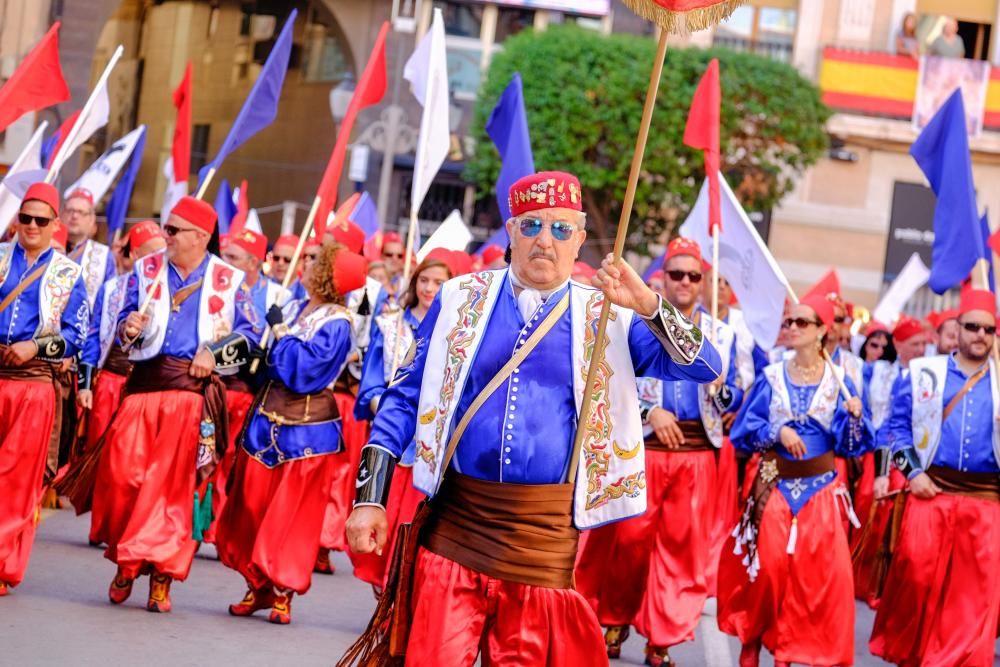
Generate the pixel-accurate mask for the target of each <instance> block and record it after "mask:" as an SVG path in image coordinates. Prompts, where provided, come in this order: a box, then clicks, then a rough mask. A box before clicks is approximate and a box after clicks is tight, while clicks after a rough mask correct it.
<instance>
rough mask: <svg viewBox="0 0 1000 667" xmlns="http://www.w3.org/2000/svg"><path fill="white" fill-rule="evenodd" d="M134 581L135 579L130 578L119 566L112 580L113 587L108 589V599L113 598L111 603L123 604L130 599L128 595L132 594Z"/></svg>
mask: <svg viewBox="0 0 1000 667" xmlns="http://www.w3.org/2000/svg"><path fill="white" fill-rule="evenodd" d="M134 582H135V579H129V578H128V577H126V576H125V575H123V574H122V569H121V568H118V572H116V573H115V578H114V579H112V580H111V587H110V588H109V589H108V599H109V600H111V604H121V603H122V602H125V600H128V596H130V595H132V584H133V583H134Z"/></svg>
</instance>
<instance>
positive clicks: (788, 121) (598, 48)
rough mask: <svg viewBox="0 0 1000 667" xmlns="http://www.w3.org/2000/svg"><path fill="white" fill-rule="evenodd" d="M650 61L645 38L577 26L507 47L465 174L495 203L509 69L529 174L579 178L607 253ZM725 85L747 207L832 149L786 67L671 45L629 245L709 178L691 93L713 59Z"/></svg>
mask: <svg viewBox="0 0 1000 667" xmlns="http://www.w3.org/2000/svg"><path fill="white" fill-rule="evenodd" d="M655 55H656V44H655V42H654V41H653V40H652V39H651V38H647V37H638V36H633V35H611V36H604V35H600V34H598V33H595V32H593V31H589V30H585V29H582V28H578V27H576V26H554V27H551V28H549V29H548V30H546V31H545V32H541V33H535V32H533V31H525V32H522V33H521V34H519V35H517V36H515V37H513V38H511V39H509V40H507V41H506V42H505V43H504V50H503V52H502V53H498V54H497V55H496V56H495V57H494V58H493V61H492V64H491V65H490V69H489V73H488V76H487V78H486V81H485V82H484V85H483V86H482V88H481V90H480V93H479V97H478V99H477V101H476V108H475V117H474V119H473V124H472V127H473V128H474V130H473V132H474V136H475V139H476V146H477V149H476V154H475V155H474V156H473V157H472V158H470V159H469V161H468V162H467V163H466V177H467V178H468V180H469V181H471V182H473V183H477V184H478V185H479V189H480V194H481V195H484V196H485V195H492V193H493V185H494V183H495V182H496V178H497V174H498V172H499V169H500V160H499V155H498V154H497V151H496V148H495V147H494V146H493V144H492V142H491V141H490V139H489V137H488V136H487V134H486V131H485V125H486V121H487V119H488V118H489V114H490V111H491V110H492V109H493V107H494V106H495V105H496V101H497V99H498V98H499V96H500V94H501V93H502V92H503V89H504V88H505V87H506V86H507V84H508V83H509V82H510V78H511V76H512V75H513V74H514V72H516V71H519V72H520V73H521V78H522V79H523V83H524V96H525V108H526V110H527V114H528V127H529V130H530V132H531V140H532V148H533V152H534V157H535V168H536V169H537V170H539V171H541V170H547V169H559V170H564V171H570V172H572V173H574V174H576V175H577V176H578V177H579V178H580V181H581V184H582V186H583V191H584V206H585V210H586V211H587V214H588V218H589V221H588V227H589V231H590V235H591V238H592V239H593V238H597V239H603V240H604V241H605V242H604V244H603V246H602V247H601V248H600V249H601V251H606V250H609V249H610V246H611V244H612V242H613V237H614V234H615V230H616V228H617V222H618V217H619V215H620V213H621V202H622V199H624V196H625V187H626V183H627V179H628V171H629V166H630V163H631V160H632V153H633V149H634V146H635V138H636V135H637V134H638V128H639V119H640V116H641V114H642V105H643V100H644V97H645V93H646V86H647V84H648V82H649V73H650V68H651V67H652V63H653V58H654V57H655ZM713 57H717V58H718V59H719V65H720V79H721V85H722V128H721V136H722V165H723V166H722V169H723V172H724V173H725V175H726V178H727V180H728V182H729V183H730V185H731V186H732V187H733V189H734V191H735V192H736V194H737V196H738V197H739V198H740V199H741V201H742V203H743V205H744V207H746V208H747V209H748V210H767V209H769V208H772V207H773V206H775V205H776V204H777V203H778V202H779V201H780V200H781V198H782V197H783V196H784V195H786V194H787V193H788V192H790V191H791V189H792V188H793V187H794V185H795V181H796V177H797V176H798V175H799V174H800V173H801V172H802V171H803V170H804V169H805V168H806V167H808V166H809V165H811V164H813V163H814V162H815V161H816V160H817V158H818V157H819V156H820V155H821V154H822V152H823V151H824V150H826V148H827V136H826V133H825V132H824V129H823V126H824V123H825V122H826V120H827V118H828V117H829V114H830V112H829V110H828V109H827V108H826V107H825V106H824V105H823V103H822V102H821V101H820V95H819V91H818V90H817V89H816V87H815V86H814V85H813V84H812V83H810V82H809V81H807V80H806V79H804V78H803V77H802V76H801V75H799V73H798V72H797V71H796V70H795V69H794V68H793V67H791V66H789V65H786V64H784V63H779V62H776V61H773V60H770V59H768V58H764V57H760V56H756V55H752V54H746V53H737V52H734V51H730V50H727V49H709V50H702V49H695V48H691V49H670V50H668V52H667V58H666V61H665V64H664V68H663V76H662V79H661V81H660V91H659V96H658V98H657V102H656V111H655V113H654V115H653V122H652V126H651V129H650V134H649V141H648V143H647V145H646V152H645V157H644V159H643V169H642V175H641V177H640V181H639V185H638V189H637V191H636V198H635V206H634V209H633V221H632V229H633V232H632V234H631V236H630V239H629V246H630V247H631V248H632V249H633V250H637V251H639V252H643V251H645V248H646V244H647V242H649V241H653V240H655V239H657V238H659V237H660V236H661V235H662V233H663V232H664V231H671V230H672V229H673V227H674V226H675V225H676V224H679V222H680V221H682V220H683V217H684V216H685V215H686V214H687V212H688V211H689V210H690V208H691V206H692V205H693V204H694V201H695V199H696V198H697V195H698V191H699V189H700V187H701V182H702V180H703V179H704V165H703V160H702V154H701V152H700V151H697V150H693V149H691V148H688V147H687V146H685V145H684V144H683V141H682V139H683V136H684V126H685V123H686V120H687V112H688V107H689V106H690V103H691V97H692V95H693V94H694V90H695V88H696V86H697V85H698V81H699V79H700V78H701V75H702V73H703V72H704V71H705V68H706V67H707V65H708V62H709V60H710V59H711V58H713Z"/></svg>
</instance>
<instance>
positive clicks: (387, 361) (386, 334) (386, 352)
mask: <svg viewBox="0 0 1000 667" xmlns="http://www.w3.org/2000/svg"><path fill="white" fill-rule="evenodd" d="M402 318H403V311H401V310H396V311H393V312H391V313H384V314H382V315H377V316H376V317H375V326H377V327H378V329H379V331H380V332H381V333H382V373H383V377H384V378H386V381H387V382H388V381H389V380H392V376H393V369H398V368H399V367H400V366H402V365H403V361H404V360H405V359H406V353H407V352H409V351H410V346H411V345H413V330H412V329H411V328H410V325H409V323H408V322H406V320H405V319H404V320H403V321H402V322H400V320H401V319H402ZM393 357H395V359H394V358H393Z"/></svg>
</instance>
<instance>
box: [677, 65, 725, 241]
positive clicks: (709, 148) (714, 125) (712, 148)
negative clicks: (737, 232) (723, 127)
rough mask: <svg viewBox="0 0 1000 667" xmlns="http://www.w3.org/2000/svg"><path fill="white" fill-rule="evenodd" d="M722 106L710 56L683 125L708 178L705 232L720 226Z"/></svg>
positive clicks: (687, 142)
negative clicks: (701, 154)
mask: <svg viewBox="0 0 1000 667" xmlns="http://www.w3.org/2000/svg"><path fill="white" fill-rule="evenodd" d="M721 105H722V89H721V87H720V85H719V60H718V59H717V58H712V60H711V62H709V63H708V69H706V70H705V74H704V75H703V76H702V77H701V81H700V82H699V83H698V88H697V90H695V91H694V97H693V98H692V99H691V110H690V111H689V112H688V119H687V127H685V128H684V143H685V144H687V145H688V146H690V147H691V148H699V149H701V150H703V151H705V177H706V178H708V232H709V234H712V235H714V234H715V230H716V229H718V230H721V229H722V214H721V212H720V208H719V201H720V194H719V163H720V157H719V114H720V107H721Z"/></svg>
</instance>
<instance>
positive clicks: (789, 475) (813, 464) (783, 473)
mask: <svg viewBox="0 0 1000 667" xmlns="http://www.w3.org/2000/svg"><path fill="white" fill-rule="evenodd" d="M771 461H773V462H774V465H775V466H776V469H777V472H778V477H780V478H781V479H795V478H797V477H815V476H816V475H823V474H826V473H828V472H830V471H831V470H836V468H837V463H836V457H834V455H833V452H824V453H823V454H820V455H819V456H816V457H814V458H811V459H786V458H785V457H783V456H778V453H777V452H775V451H774V450H771V451H769V452H765V454H764V456H763V457H762V459H761V467H764V466H766V465H769V462H771Z"/></svg>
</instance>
